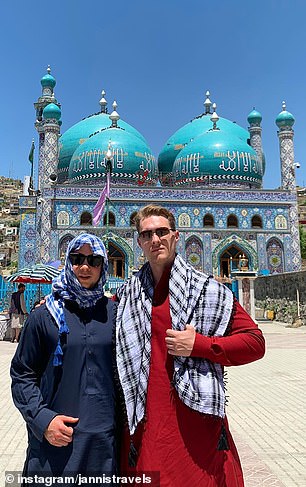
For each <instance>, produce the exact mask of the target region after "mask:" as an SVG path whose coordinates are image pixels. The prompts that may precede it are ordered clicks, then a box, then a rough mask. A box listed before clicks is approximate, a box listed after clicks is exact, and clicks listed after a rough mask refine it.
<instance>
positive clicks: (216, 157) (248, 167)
mask: <svg viewBox="0 0 306 487" xmlns="http://www.w3.org/2000/svg"><path fill="white" fill-rule="evenodd" d="M173 175H174V180H175V184H176V185H180V186H183V185H185V184H188V186H190V185H193V186H203V184H205V183H206V184H208V185H210V186H222V187H224V186H226V185H231V186H232V187H234V186H238V187H246V188H249V187H255V188H260V187H261V184H262V177H263V167H262V165H261V162H260V161H259V159H258V156H257V154H256V152H255V150H254V149H253V148H252V147H251V146H250V145H248V144H247V142H245V141H243V140H242V139H240V138H239V137H237V136H236V135H234V134H229V133H228V132H225V131H223V130H211V131H208V132H206V133H205V134H203V135H201V136H199V137H197V138H196V139H195V140H194V141H193V142H190V144H188V145H187V146H186V147H185V148H184V149H182V150H181V152H180V153H179V154H178V156H177V157H176V159H175V162H174V164H173Z"/></svg>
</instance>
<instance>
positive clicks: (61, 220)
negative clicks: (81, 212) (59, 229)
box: [56, 211, 69, 226]
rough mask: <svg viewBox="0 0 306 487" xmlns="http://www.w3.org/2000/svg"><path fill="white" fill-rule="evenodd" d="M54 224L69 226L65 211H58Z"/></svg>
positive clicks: (67, 215) (67, 214)
mask: <svg viewBox="0 0 306 487" xmlns="http://www.w3.org/2000/svg"><path fill="white" fill-rule="evenodd" d="M56 222H57V225H58V226H64V225H65V226H68V225H69V213H68V212H67V211H59V213H58V215H57V218H56Z"/></svg>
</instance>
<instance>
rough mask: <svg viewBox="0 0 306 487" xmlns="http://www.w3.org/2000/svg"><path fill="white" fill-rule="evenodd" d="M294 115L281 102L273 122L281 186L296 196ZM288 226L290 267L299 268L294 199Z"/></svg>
mask: <svg viewBox="0 0 306 487" xmlns="http://www.w3.org/2000/svg"><path fill="white" fill-rule="evenodd" d="M294 122H295V120H294V116H293V115H292V114H291V113H290V112H288V111H287V109H286V103H285V102H283V105H282V111H281V112H280V113H279V114H278V116H277V117H276V120H275V123H276V125H277V126H278V129H279V130H278V132H277V134H278V138H279V149H280V163H281V187H282V189H284V190H287V191H290V192H291V193H292V194H294V195H295V198H296V180H295V168H296V165H295V163H294V144H293V136H294V131H293V128H292V127H293V125H294ZM289 226H290V233H291V238H292V243H291V245H292V247H291V253H290V254H291V256H292V261H291V263H290V267H291V269H290V270H292V271H299V270H301V248H300V235H299V219H298V207H297V201H296V199H295V204H293V205H291V206H290V209H289Z"/></svg>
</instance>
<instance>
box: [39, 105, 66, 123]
mask: <svg viewBox="0 0 306 487" xmlns="http://www.w3.org/2000/svg"><path fill="white" fill-rule="evenodd" d="M61 115H62V112H61V109H60V108H59V107H58V106H57V105H55V103H49V104H48V105H46V106H45V108H44V109H43V118H44V119H49V118H55V119H56V120H59V119H60V118H61Z"/></svg>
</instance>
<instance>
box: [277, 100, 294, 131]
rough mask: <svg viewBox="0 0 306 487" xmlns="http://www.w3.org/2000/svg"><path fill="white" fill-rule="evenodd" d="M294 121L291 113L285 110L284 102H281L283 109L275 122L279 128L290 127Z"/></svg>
mask: <svg viewBox="0 0 306 487" xmlns="http://www.w3.org/2000/svg"><path fill="white" fill-rule="evenodd" d="M294 122H295V119H294V116H293V115H292V113H290V112H287V110H286V103H285V102H283V110H282V111H281V112H280V113H279V115H277V117H276V120H275V123H276V125H277V126H278V127H279V128H284V127H292V126H293V124H294Z"/></svg>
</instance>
